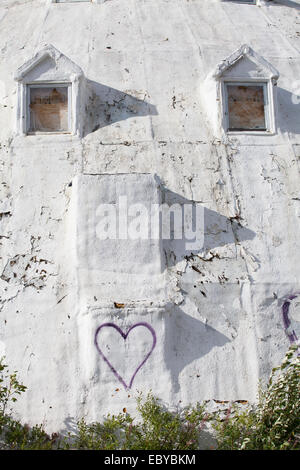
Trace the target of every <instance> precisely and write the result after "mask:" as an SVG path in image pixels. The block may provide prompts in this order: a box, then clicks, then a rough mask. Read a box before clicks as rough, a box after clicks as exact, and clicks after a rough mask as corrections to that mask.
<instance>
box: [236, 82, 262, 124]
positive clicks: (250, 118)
mask: <svg viewBox="0 0 300 470" xmlns="http://www.w3.org/2000/svg"><path fill="white" fill-rule="evenodd" d="M227 100H228V120H229V123H228V130H229V131H255V130H260V131H266V130H267V125H266V116H265V101H266V97H265V88H264V86H263V85H234V84H228V85H227Z"/></svg>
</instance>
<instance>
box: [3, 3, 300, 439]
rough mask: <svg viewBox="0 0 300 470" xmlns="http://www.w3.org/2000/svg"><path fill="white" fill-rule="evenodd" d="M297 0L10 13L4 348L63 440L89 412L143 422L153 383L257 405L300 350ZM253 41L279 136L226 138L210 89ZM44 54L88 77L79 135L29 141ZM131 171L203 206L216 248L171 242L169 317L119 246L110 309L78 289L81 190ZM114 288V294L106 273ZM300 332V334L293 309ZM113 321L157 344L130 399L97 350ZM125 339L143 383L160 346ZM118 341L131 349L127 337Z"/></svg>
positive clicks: (161, 389)
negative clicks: (133, 415) (273, 97)
mask: <svg viewBox="0 0 300 470" xmlns="http://www.w3.org/2000/svg"><path fill="white" fill-rule="evenodd" d="M296 5H299V2H298V1H296V0H293V2H291V1H290V2H288V1H284V0H282V1H279V0H278V1H277V2H266V3H265V5H262V6H261V7H260V6H254V5H241V4H237V3H235V2H232V3H231V2H220V1H217V0H216V1H211V0H193V1H186V0H128V1H126V2H124V1H123V0H110V1H107V2H105V3H103V4H93V3H91V4H89V3H86V2H84V3H76V4H74V3H72V4H71V3H70V4H68V3H64V4H57V5H56V4H52V3H49V2H48V0H45V1H44V0H36V1H25V0H16V1H12V0H10V1H6V0H4V1H2V2H1V5H0V58H1V61H0V84H1V86H0V100H1V101H0V163H1V184H0V188H1V189H0V190H1V220H0V235H1V240H0V243H1V259H0V262H1V273H2V275H1V279H0V289H1V313H0V341H1V342H2V343H1V350H5V354H6V357H7V361H8V362H9V364H10V365H11V368H12V369H17V370H19V371H20V375H21V378H22V380H23V382H24V383H25V384H26V385H27V386H28V391H27V392H26V394H25V395H24V397H23V398H22V399H21V400H20V402H19V403H18V407H17V410H16V412H17V413H18V415H19V416H21V417H22V420H23V421H24V422H28V423H30V424H33V423H36V422H44V423H45V426H46V428H47V429H48V430H49V431H57V430H58V429H63V428H66V427H70V426H71V425H72V422H73V420H76V419H77V418H78V417H81V416H83V415H86V416H87V417H88V419H101V416H102V415H103V414H105V413H107V412H108V411H111V412H119V411H121V410H122V409H123V408H124V407H126V408H127V409H128V410H129V411H130V410H132V409H133V408H134V399H133V395H134V393H135V390H136V388H138V389H139V390H143V391H145V392H146V391H148V390H149V389H150V388H152V390H153V392H154V393H155V394H156V395H158V396H159V397H161V398H162V399H163V400H165V401H166V402H168V403H169V404H171V405H174V404H177V403H178V402H179V400H181V402H182V404H186V403H189V402H195V401H198V400H202V399H209V400H214V399H216V400H238V399H246V400H247V399H248V400H254V399H255V397H256V392H257V383H258V379H259V378H260V377H263V378H265V377H266V376H267V375H268V374H269V372H270V369H271V367H272V366H273V365H275V364H278V362H279V361H280V360H281V358H282V357H283V355H284V353H285V351H286V349H287V348H288V346H289V338H288V336H287V334H286V332H285V325H284V322H283V317H282V311H281V307H282V304H283V303H284V300H285V299H286V298H287V296H289V295H291V294H293V293H295V292H296V293H297V292H299V290H300V288H299V274H300V268H299V260H298V252H299V248H300V247H299V235H298V234H299V215H300V213H299V210H300V209H299V199H300V194H299V157H300V137H299V133H300V120H299V99H298V98H297V95H298V93H299V95H300V82H299V76H300V59H299V48H300V46H299V44H300V43H299V41H300V39H299V34H298V33H297V31H298V26H297V21H299V9H297V8H296ZM33 9H34V14H33ZM245 18H246V21H245ZM244 43H246V44H249V45H251V47H252V48H253V49H254V50H255V51H256V52H257V53H258V54H260V55H261V56H263V57H264V58H265V59H266V60H267V61H268V62H270V63H271V64H272V65H273V66H274V67H275V68H276V69H277V70H278V71H279V72H280V78H279V81H278V89H277V92H278V108H277V109H278V111H277V115H276V122H277V127H278V132H277V134H276V135H274V136H263V135H240V136H234V137H232V136H231V137H230V138H227V139H220V137H219V136H217V135H216V134H215V133H214V131H213V127H212V126H211V124H210V122H209V121H208V120H207V118H206V113H207V108H204V107H202V100H201V96H200V95H201V93H200V90H201V89H202V86H203V83H204V80H205V79H206V77H207V74H208V73H209V72H211V71H213V70H215V68H216V66H217V64H219V63H220V62H221V61H222V60H223V59H225V58H226V57H228V56H229V55H230V54H231V53H232V52H234V51H235V50H236V49H237V48H238V47H239V46H240V45H241V44H244ZM45 44H53V45H54V46H55V47H56V48H57V49H58V50H59V51H61V52H62V53H63V54H64V55H65V56H66V57H68V58H69V59H71V60H72V61H73V62H74V63H75V64H77V66H79V67H80V68H81V69H82V70H83V73H84V76H85V77H86V79H87V86H86V92H87V105H86V108H85V113H84V116H80V118H83V120H84V131H83V132H84V138H82V139H80V138H79V137H77V136H61V135H57V136H27V137H25V138H24V137H18V136H16V134H15V131H14V129H15V119H16V113H17V87H16V82H15V81H14V75H15V73H16V71H17V69H18V68H19V67H20V66H22V65H23V64H24V63H25V62H26V61H27V60H29V59H31V58H32V57H33V56H34V55H35V54H36V53H37V52H39V51H40V50H41V49H42V48H43V46H44V45H45ZM216 106H217V103H216V102H214V101H211V107H212V109H214V108H215V107H216ZM119 173H124V174H145V173H148V174H151V175H154V174H157V175H158V177H159V178H160V180H161V181H162V182H163V186H164V190H163V194H164V197H165V199H166V200H167V201H169V202H180V203H182V204H183V203H185V202H186V201H191V200H193V201H199V202H200V201H201V204H202V205H203V206H204V207H205V224H206V225H205V231H206V233H205V240H204V250H202V251H201V252H197V253H194V257H193V258H191V257H189V254H190V253H187V252H186V251H185V247H184V246H183V245H182V244H180V243H177V242H176V241H174V242H171V243H169V244H166V245H165V246H164V250H165V254H164V257H165V263H167V269H165V272H164V275H165V276H166V278H167V292H168V297H167V304H166V305H159V304H157V305H154V306H151V302H150V304H149V303H148V300H149V298H148V299H147V302H145V303H144V304H143V303H141V302H138V300H141V296H140V294H141V291H140V289H141V288H143V287H145V285H144V283H143V282H142V283H139V282H137V283H132V282H129V283H128V289H127V291H126V292H125V291H124V283H123V280H122V279H121V276H119V274H118V272H122V266H120V260H119V259H118V254H117V253H116V254H115V253H114V252H113V250H110V251H109V253H108V255H109V256H108V258H107V259H106V260H105V262H108V261H109V262H110V263H111V266H112V271H113V272H114V273H115V281H116V289H115V290H114V288H112V289H105V290H102V291H101V289H100V294H101V298H98V297H99V284H98V282H96V285H94V284H93V282H94V281H93V280H91V282H88V283H87V286H86V290H85V291H82V290H81V289H78V282H79V279H80V276H79V277H78V270H77V265H76V263H77V261H76V259H77V258H76V249H75V246H76V242H77V240H78V239H77V238H76V236H74V221H75V220H78V219H76V218H78V216H79V214H80V211H83V210H84V207H81V208H80V209H79V207H80V204H79V206H77V207H78V210H76V205H75V209H74V204H73V201H74V195H75V193H74V188H75V187H76V184H75V181H76V178H77V180H78V175H81V174H96V175H97V174H110V175H114V174H119ZM72 181H73V185H72V186H70V183H71V182H72ZM107 181H108V180H107ZM108 188H109V185H108ZM87 191H88V189H87ZM78 194H80V192H79V193H78ZM90 194H91V193H90ZM135 194H136V197H139V194H138V192H137V193H135V192H134V191H133V192H132V195H133V196H134V197H135ZM137 202H139V201H137ZM74 210H75V212H74ZM239 224H240V225H239ZM83 235H84V234H83ZM98 255H99V253H98V254H97V256H98ZM132 255H133V256H134V253H133V254H132ZM127 256H128V259H129V261H128V259H127V261H126V263H127V264H126V266H127V268H128V267H129V271H130V268H131V267H132V266H133V265H134V262H132V265H131V264H130V253H127ZM132 259H133V260H134V258H132ZM148 261H149V260H148ZM144 267H145V269H146V268H147V263H146V264H145V266H143V269H144ZM85 268H86V269H89V264H88V265H87V266H86V267H85ZM132 274H136V272H130V275H132ZM100 277H101V276H100ZM84 279H86V278H84ZM102 280H103V282H104V285H105V282H107V277H106V275H105V274H104V273H103V279H102ZM119 280H120V289H121V291H122V296H121V299H119V298H118V287H117V285H118V281H119ZM121 281H122V282H121ZM151 282H152V281H151ZM150 284H151V283H150ZM153 288H154V289H155V288H157V289H160V288H161V285H157V284H155V283H154V284H153ZM122 289H123V290H122ZM94 291H95V293H94ZM96 291H97V294H98V297H97V295H96ZM123 294H124V295H123ZM125 294H126V296H125ZM94 297H95V298H96V300H94ZM143 297H144V296H143ZM114 302H124V303H125V307H124V308H115V307H114V306H113V305H114ZM292 321H293V325H294V326H293V327H294V329H295V330H297V335H298V337H299V334H300V331H299V321H298V320H297V317H295V315H293V318H292ZM109 322H114V323H115V324H117V325H118V326H119V327H120V328H121V329H122V331H123V332H124V333H126V331H127V330H128V328H129V327H130V326H131V325H133V324H135V323H141V322H144V323H147V324H149V325H151V326H152V327H153V329H154V330H155V333H156V339H157V343H156V346H155V348H154V350H153V352H152V354H151V356H150V357H149V359H148V360H147V362H146V363H145V364H144V366H143V367H142V368H141V369H140V370H139V371H138V373H137V374H136V377H135V379H134V382H133V387H132V389H131V390H130V392H128V391H126V390H124V387H122V384H121V383H120V382H119V380H118V379H117V377H116V376H115V374H114V373H113V372H112V370H111V369H110V368H109V366H108V364H107V363H106V362H105V361H104V360H103V358H102V357H101V356H100V355H99V352H98V351H97V349H96V347H95V344H94V339H95V338H94V336H95V331H96V329H97V328H98V326H100V325H101V324H103V323H109ZM131 335H133V336H131ZM143 335H144V336H143ZM133 338H134V341H132V340H133ZM150 340H151V338H150ZM127 341H128V344H129V346H128V353H127V352H126V342H127ZM139 341H140V343H139ZM118 342H119V343H118ZM126 342H125V341H124V343H123V345H125V346H124V347H125V352H124V351H123V353H122V354H120V359H119V360H120V362H119V364H118V367H119V368H120V373H122V374H125V375H126V374H127V375H128V376H127V379H126V380H127V381H128V377H130V376H132V374H133V372H132V371H134V370H136V368H137V366H138V364H139V363H140V362H141V360H142V358H143V357H145V355H146V354H147V352H148V351H149V338H148V337H147V331H144V333H143V334H141V335H140V339H139V337H136V336H134V332H133V331H132V332H131V333H129V335H128V339H127V340H126ZM116 343H117V346H118V345H119V347H120V348H121V344H122V341H121V340H120V337H119V338H118V337H117V339H116ZM110 347H111V348H112V345H111V346H110ZM135 355H136V363H133V362H134V361H133V360H132V358H133V356H135ZM113 358H114V359H113V360H114V361H117V359H116V356H115V355H114V356H113ZM117 389H119V390H118V391H116V390H117Z"/></svg>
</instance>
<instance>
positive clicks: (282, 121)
mask: <svg viewBox="0 0 300 470" xmlns="http://www.w3.org/2000/svg"><path fill="white" fill-rule="evenodd" d="M298 93H299V95H298V96H297V94H296V93H291V92H290V91H288V90H285V89H284V88H280V87H278V94H277V99H278V123H277V125H278V128H279V129H280V130H281V132H290V133H292V134H300V120H299V109H300V88H299V90H298Z"/></svg>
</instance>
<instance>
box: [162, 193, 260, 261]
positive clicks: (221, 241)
mask: <svg viewBox="0 0 300 470" xmlns="http://www.w3.org/2000/svg"><path fill="white" fill-rule="evenodd" d="M162 191H163V196H164V197H163V198H164V202H165V203H167V204H168V205H169V206H171V205H173V204H179V205H181V206H184V205H193V206H194V207H195V204H196V202H195V201H191V200H189V199H186V198H185V197H183V196H181V195H179V194H176V193H174V192H172V191H170V190H167V189H163V190H162ZM198 204H199V203H198ZM202 207H203V206H202ZM203 209H204V211H203V212H204V217H203V220H200V221H195V220H194V219H195V217H196V214H195V213H194V214H193V222H195V224H196V223H198V224H199V225H201V226H203V225H204V239H203V245H202V247H201V249H195V250H188V249H187V248H186V247H187V245H188V244H189V242H190V240H188V239H186V238H185V237H183V238H182V239H180V240H176V239H174V237H172V229H173V227H174V221H171V239H170V240H163V242H162V244H163V252H164V255H165V258H166V264H167V267H169V266H172V265H176V264H177V263H178V262H180V261H182V260H183V259H185V258H186V257H188V256H192V255H196V254H197V253H208V252H209V251H210V250H212V249H215V248H218V247H222V246H225V245H231V244H238V243H240V242H242V241H244V240H252V239H253V238H254V237H255V232H253V231H252V230H250V229H248V228H246V227H243V225H242V224H241V221H240V220H238V219H237V218H236V217H231V218H228V217H225V216H224V215H221V214H219V213H218V212H216V211H213V210H211V209H207V208H206V207H203ZM171 220H172V219H171ZM183 231H184V230H183ZM216 257H217V255H216Z"/></svg>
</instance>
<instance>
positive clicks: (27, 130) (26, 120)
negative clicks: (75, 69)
mask: <svg viewBox="0 0 300 470" xmlns="http://www.w3.org/2000/svg"><path fill="white" fill-rule="evenodd" d="M54 87H55V88H60V87H64V88H68V130H67V131H31V130H30V89H32V88H54ZM25 103H26V110H25V115H24V130H25V134H26V135H48V134H72V83H70V82H56V81H53V82H51V81H49V82H48V81H47V82H32V83H26V89H25Z"/></svg>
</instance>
